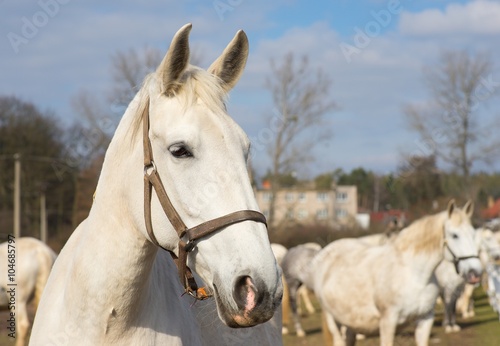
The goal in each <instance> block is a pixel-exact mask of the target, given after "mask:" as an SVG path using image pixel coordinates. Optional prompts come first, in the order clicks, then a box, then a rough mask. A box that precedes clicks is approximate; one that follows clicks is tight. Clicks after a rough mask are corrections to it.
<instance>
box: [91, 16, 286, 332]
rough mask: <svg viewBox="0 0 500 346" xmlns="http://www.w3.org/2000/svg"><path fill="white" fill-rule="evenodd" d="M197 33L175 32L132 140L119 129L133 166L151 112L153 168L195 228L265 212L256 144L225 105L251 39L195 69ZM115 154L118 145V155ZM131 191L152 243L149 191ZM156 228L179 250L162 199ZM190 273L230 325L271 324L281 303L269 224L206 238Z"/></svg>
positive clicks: (148, 85)
mask: <svg viewBox="0 0 500 346" xmlns="http://www.w3.org/2000/svg"><path fill="white" fill-rule="evenodd" d="M190 30H191V24H188V25H185V26H184V27H182V28H181V29H180V30H179V31H178V32H177V34H176V35H175V37H174V38H173V40H172V43H171V45H170V48H169V50H168V52H167V54H166V56H165V58H164V59H163V61H162V62H161V64H160V66H159V67H158V69H157V71H156V72H155V73H153V74H151V75H150V76H148V77H147V78H146V80H145V83H144V85H143V87H142V89H141V90H140V91H139V93H138V95H136V97H135V99H134V100H133V101H132V103H131V105H130V106H129V109H128V110H127V112H134V113H135V120H133V121H131V125H132V126H135V132H134V133H133V135H132V136H130V128H129V129H126V128H125V129H121V130H122V131H124V132H126V133H128V138H130V137H132V138H134V142H135V145H134V147H133V150H134V149H135V150H134V153H135V154H132V155H127V157H124V155H123V154H121V156H122V160H129V161H130V160H131V159H132V158H134V157H137V156H138V155H142V146H141V143H142V139H139V138H140V137H142V136H140V135H139V134H138V132H140V131H139V129H140V128H141V124H142V121H143V120H144V119H143V117H144V116H143V113H146V116H148V117H149V122H150V126H149V131H148V133H147V136H148V137H149V140H150V143H151V151H152V154H153V156H154V163H155V169H156V171H157V172H158V174H159V176H160V177H161V180H162V182H163V185H164V188H165V191H166V193H167V194H168V197H169V199H170V201H171V202H172V205H173V208H175V210H176V211H177V213H178V214H179V216H180V218H181V219H182V221H183V222H184V223H185V225H186V226H187V227H188V228H191V227H194V226H197V225H199V224H201V223H203V222H206V221H209V220H212V219H215V218H218V217H221V216H223V215H226V214H229V213H232V212H235V211H239V210H258V206H257V203H256V200H255V197H254V193H253V190H252V187H251V184H250V180H249V176H248V172H247V165H246V160H247V156H248V152H249V148H250V142H249V139H248V137H247V136H246V135H245V133H244V132H243V130H242V129H241V128H240V127H239V126H238V125H237V124H236V123H235V122H234V120H233V119H232V118H231V117H230V116H229V115H228V113H227V110H226V106H225V99H226V95H227V92H229V91H230V90H231V89H232V88H233V86H234V85H235V84H236V82H237V81H238V79H239V78H240V76H241V74H242V72H243V69H244V66H245V63H246V60H247V56H248V40H247V37H246V35H245V33H244V32H243V31H239V32H238V33H237V34H236V36H235V37H234V39H233V40H232V41H231V42H230V43H229V45H228V46H227V47H226V49H225V50H224V52H223V53H222V55H221V56H220V57H219V58H218V59H217V60H216V61H215V62H214V63H213V64H212V65H211V66H210V67H209V69H208V71H205V70H203V69H200V68H198V67H195V66H191V65H189V42H188V37H189V32H190ZM123 136H124V137H127V135H126V134H123ZM115 137H117V138H120V137H122V136H117V135H115ZM122 139H123V137H122ZM117 141H118V140H117ZM123 145H124V143H121V145H114V147H115V148H114V149H115V150H114V151H119V150H122V151H123ZM112 147H113V143H112V144H111V146H110V150H111V151H113V149H112ZM108 152H109V150H108ZM141 163H142V161H138V160H136V159H134V162H133V166H134V167H133V168H131V169H133V172H132V171H131V172H130V174H136V173H135V172H138V171H141V170H142V168H140V165H141ZM131 185H132V184H131ZM131 190H133V192H131V196H130V197H131V198H130V199H129V203H130V204H131V206H132V209H134V210H135V211H136V212H135V214H134V223H135V224H136V227H137V229H138V230H139V231H140V232H142V235H143V236H144V237H145V238H146V239H149V238H151V237H150V236H149V235H148V232H147V230H146V227H145V221H144V219H145V216H144V213H142V203H148V202H143V201H144V197H143V194H144V190H143V188H142V186H140V187H137V188H135V189H134V188H133V187H132V186H131ZM97 195H99V191H98V192H97ZM96 202H97V200H96ZM134 206H135V207H134ZM151 220H152V222H151V224H152V229H153V232H154V238H156V240H157V242H158V244H159V245H160V246H161V247H163V248H165V249H167V250H170V251H173V252H177V251H178V250H179V249H178V243H179V236H178V233H177V232H176V230H175V229H174V227H173V226H172V224H171V223H170V221H169V219H168V218H167V217H166V215H165V213H164V211H163V210H162V207H161V205H160V203H159V200H158V198H157V196H155V195H154V194H153V196H152V198H151ZM151 240H152V241H153V242H156V241H154V239H151ZM188 265H189V267H190V268H192V269H193V270H194V271H195V272H196V273H197V274H198V275H199V276H200V277H201V278H202V279H203V281H204V282H205V283H206V285H207V290H208V291H209V293H213V294H214V296H215V299H216V301H217V307H218V312H219V316H220V318H221V319H222V320H223V321H224V322H225V323H226V324H227V325H229V326H232V327H241V326H243V327H245V326H252V325H255V324H258V323H262V322H265V321H267V320H269V319H270V318H271V317H272V316H273V313H274V310H275V309H276V307H277V306H278V305H279V303H280V301H281V296H282V285H281V273H280V271H279V268H278V267H277V265H276V261H275V258H274V256H273V253H272V251H271V247H270V244H269V240H268V235H267V229H266V227H265V225H264V224H262V223H258V222H253V221H244V222H239V223H236V224H233V225H230V226H227V227H224V228H223V229H220V230H218V231H216V232H213V233H211V234H209V235H207V236H205V237H203V238H202V239H200V240H198V241H197V243H196V247H195V248H194V250H193V251H192V252H190V253H189V256H188Z"/></svg>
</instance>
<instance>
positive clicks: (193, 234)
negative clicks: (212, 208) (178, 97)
mask: <svg viewBox="0 0 500 346" xmlns="http://www.w3.org/2000/svg"><path fill="white" fill-rule="evenodd" d="M145 103H146V105H145V107H144V110H143V113H142V120H143V148H144V218H145V222H146V230H147V232H148V235H149V238H150V239H151V241H152V242H153V243H154V244H155V245H157V246H159V247H161V248H162V249H164V250H166V251H168V252H169V253H170V255H171V256H172V258H173V259H174V262H175V264H176V266H177V269H178V271H179V279H180V281H181V284H182V285H183V286H184V288H185V290H186V293H188V294H190V295H191V296H193V297H195V298H196V299H205V298H208V297H209V295H207V293H206V291H205V290H204V289H203V288H198V285H197V284H196V281H195V279H194V277H193V274H192V272H191V269H189V267H188V266H187V254H188V252H190V251H192V250H193V249H194V248H195V246H196V240H198V239H200V238H203V237H205V236H207V235H210V234H211V233H213V232H215V231H218V230H220V229H221V228H224V227H227V226H230V225H233V224H235V223H239V222H243V221H255V222H261V223H263V224H265V225H266V226H267V222H266V217H265V216H264V215H263V214H262V213H260V212H258V211H255V210H240V211H236V212H234V213H230V214H227V215H225V216H221V217H218V218H216V219H213V220H209V221H207V222H204V223H202V224H200V225H198V226H195V227H192V228H190V229H188V228H187V227H186V225H185V224H184V222H183V221H182V219H181V217H180V216H179V214H178V213H177V211H176V210H175V208H174V206H173V205H172V202H171V201H170V199H169V198H168V195H167V192H166V191H165V187H164V186H163V183H162V181H161V178H160V175H159V174H158V171H157V170H156V165H155V163H154V160H153V149H152V147H151V141H150V140H149V99H148V100H146V102H145ZM152 188H154V189H155V192H156V195H157V196H158V200H159V201H160V204H161V206H162V209H163V211H164V212H165V214H166V215H167V218H168V220H169V221H170V223H171V224H172V226H173V227H174V229H175V230H176V232H177V234H178V236H179V256H178V257H177V256H176V255H175V254H174V253H173V252H172V251H170V250H167V249H165V248H164V247H163V246H161V245H160V244H159V243H158V240H157V239H156V237H155V235H154V232H153V224H152V221H151V193H152ZM184 236H187V239H188V241H187V242H184V241H183V240H182V238H183V237H184Z"/></svg>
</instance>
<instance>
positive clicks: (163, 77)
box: [156, 23, 193, 96]
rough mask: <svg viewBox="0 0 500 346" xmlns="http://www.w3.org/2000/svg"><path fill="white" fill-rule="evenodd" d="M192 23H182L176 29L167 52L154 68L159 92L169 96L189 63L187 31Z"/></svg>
mask: <svg viewBox="0 0 500 346" xmlns="http://www.w3.org/2000/svg"><path fill="white" fill-rule="evenodd" d="M192 27H193V25H192V24H191V23H189V24H186V25H184V26H183V27H182V28H180V29H179V31H177V33H176V34H175V36H174V38H173V39H172V43H171V44H170V48H169V49H168V52H167V54H166V55H165V57H164V58H163V60H162V62H161V64H160V66H158V69H157V70H156V73H157V74H158V76H159V81H160V84H161V85H160V88H161V93H162V94H166V95H167V96H171V95H172V94H173V93H174V92H175V91H176V89H177V88H178V87H179V79H180V77H181V76H182V73H183V72H184V71H185V70H186V68H187V67H188V64H189V33H190V31H191V28H192Z"/></svg>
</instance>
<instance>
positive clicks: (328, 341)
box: [321, 311, 333, 346]
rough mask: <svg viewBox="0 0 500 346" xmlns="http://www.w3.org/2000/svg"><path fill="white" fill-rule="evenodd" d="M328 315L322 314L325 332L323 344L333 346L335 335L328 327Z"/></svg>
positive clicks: (322, 327)
mask: <svg viewBox="0 0 500 346" xmlns="http://www.w3.org/2000/svg"><path fill="white" fill-rule="evenodd" d="M327 315H328V313H326V312H325V311H323V312H321V330H322V331H323V342H324V344H325V345H326V346H328V345H333V334H332V331H331V330H330V327H329V325H328V321H327Z"/></svg>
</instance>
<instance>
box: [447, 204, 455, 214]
mask: <svg viewBox="0 0 500 346" xmlns="http://www.w3.org/2000/svg"><path fill="white" fill-rule="evenodd" d="M447 210H448V218H450V217H451V214H453V210H455V200H454V199H452V200H450V201H449V202H448V208H447Z"/></svg>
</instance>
